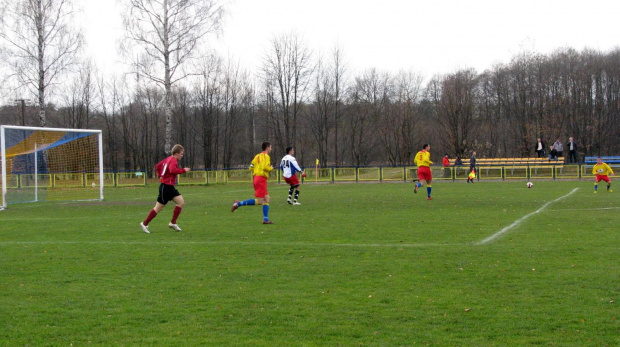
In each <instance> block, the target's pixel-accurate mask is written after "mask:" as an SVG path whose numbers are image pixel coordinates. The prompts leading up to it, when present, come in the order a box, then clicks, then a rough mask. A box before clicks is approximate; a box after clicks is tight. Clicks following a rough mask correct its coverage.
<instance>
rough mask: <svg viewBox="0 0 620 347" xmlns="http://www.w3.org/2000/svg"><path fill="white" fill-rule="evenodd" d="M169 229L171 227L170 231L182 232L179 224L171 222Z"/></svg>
mask: <svg viewBox="0 0 620 347" xmlns="http://www.w3.org/2000/svg"><path fill="white" fill-rule="evenodd" d="M168 227H169V228H170V229H172V230H174V231H181V228H179V225H178V224H172V222H170V223H169V224H168Z"/></svg>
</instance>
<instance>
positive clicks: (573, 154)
mask: <svg viewBox="0 0 620 347" xmlns="http://www.w3.org/2000/svg"><path fill="white" fill-rule="evenodd" d="M566 148H567V149H568V162H569V163H577V142H575V141H574V140H573V137H572V136H571V137H569V138H568V143H567V144H566Z"/></svg>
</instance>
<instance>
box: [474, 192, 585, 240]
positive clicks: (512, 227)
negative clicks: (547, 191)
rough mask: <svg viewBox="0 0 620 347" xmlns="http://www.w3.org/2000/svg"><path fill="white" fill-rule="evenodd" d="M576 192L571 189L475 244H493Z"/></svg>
mask: <svg viewBox="0 0 620 347" xmlns="http://www.w3.org/2000/svg"><path fill="white" fill-rule="evenodd" d="M578 190H579V188H575V189H573V190H572V191H571V192H570V193H568V194H566V195H563V196H560V197H559V198H557V199H555V200H553V201H549V202H548V203H546V204H544V205H542V207H541V208H539V209H538V210H536V211H534V212H530V213H528V214H526V215H525V216H523V217H521V218H519V219H517V220H516V221H514V222H512V224H510V225H509V226H507V227H505V228H503V229H501V230H500V231H498V232H496V233H495V234H493V235H491V236H489V237H487V238H486V239H484V240H482V241H480V242H478V243H476V245H478V246H479V245H486V244H488V243H491V242H493V241H495V240H497V239H498V238H500V237H501V236H502V235H504V234H505V233H507V232H508V231H510V230H511V229H514V228H516V227H518V226H519V225H521V223H522V222H523V221H525V220H527V219H528V218H530V217H531V216H533V215H535V214H537V213H540V212H542V211H544V210H545V209H546V208H547V207H548V206H549V205H551V204H553V203H555V202H558V201H560V200H562V199H564V198H567V197H569V196H571V195H573V193H575V192H576V191H578Z"/></svg>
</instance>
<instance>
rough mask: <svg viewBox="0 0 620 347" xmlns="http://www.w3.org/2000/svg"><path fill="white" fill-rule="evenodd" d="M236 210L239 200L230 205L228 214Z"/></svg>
mask: <svg viewBox="0 0 620 347" xmlns="http://www.w3.org/2000/svg"><path fill="white" fill-rule="evenodd" d="M238 208H239V200H236V201H235V203H234V204H233V205H232V208H231V209H230V212H235V210H236V209H238Z"/></svg>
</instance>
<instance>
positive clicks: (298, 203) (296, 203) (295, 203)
mask: <svg viewBox="0 0 620 347" xmlns="http://www.w3.org/2000/svg"><path fill="white" fill-rule="evenodd" d="M293 205H301V202H298V201H295V202H294V203H293Z"/></svg>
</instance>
